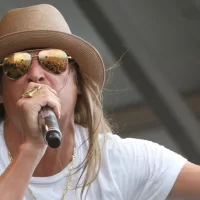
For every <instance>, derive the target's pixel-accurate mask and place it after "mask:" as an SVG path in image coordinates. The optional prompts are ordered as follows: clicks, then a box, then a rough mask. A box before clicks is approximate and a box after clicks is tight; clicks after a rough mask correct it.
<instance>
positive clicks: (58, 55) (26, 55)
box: [0, 49, 71, 80]
mask: <svg viewBox="0 0 200 200" xmlns="http://www.w3.org/2000/svg"><path fill="white" fill-rule="evenodd" d="M37 50H39V52H38V53H37V54H36V55H31V54H30V53H31V52H33V51H37ZM34 57H38V61H39V63H40V65H41V66H42V67H43V68H44V69H45V70H46V71H48V72H50V73H52V74H61V73H63V72H64V71H65V70H66V69H67V67H68V59H71V56H68V55H67V53H66V52H65V51H63V50H60V49H42V50H41V49H35V50H29V51H28V52H25V51H21V52H16V53H13V54H11V55H9V56H7V57H6V58H4V60H3V62H2V63H1V64H0V66H2V67H3V70H4V73H5V75H6V76H7V77H8V78H9V79H11V80H16V79H18V78H20V77H22V76H23V75H24V74H26V73H27V72H28V71H29V69H30V67H31V63H32V59H33V58H34Z"/></svg>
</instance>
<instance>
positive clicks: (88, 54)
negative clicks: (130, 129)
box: [0, 30, 105, 90]
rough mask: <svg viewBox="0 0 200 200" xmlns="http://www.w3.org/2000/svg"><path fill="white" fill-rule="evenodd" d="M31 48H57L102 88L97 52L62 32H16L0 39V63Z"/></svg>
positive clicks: (76, 37) (102, 70)
mask: <svg viewBox="0 0 200 200" xmlns="http://www.w3.org/2000/svg"><path fill="white" fill-rule="evenodd" d="M32 48H59V49H63V50H66V52H67V53H68V54H69V55H70V56H71V57H72V58H74V59H75V60H76V62H77V63H78V65H79V66H80V71H81V72H84V73H86V74H87V75H88V76H89V77H90V78H91V79H92V80H94V81H95V82H96V83H97V84H98V85H99V88H100V90H101V89H102V88H103V85H104V79H105V70H104V64H103V61H102V58H101V56H100V54H99V53H98V51H97V50H96V49H95V48H94V47H93V46H92V45H91V44H89V43H88V42H86V41H85V40H84V39H82V38H80V37H78V36H76V35H73V34H67V33H64V32H58V31H52V30H37V31H24V32H17V33H13V34H9V35H5V36H3V37H0V61H2V60H3V59H4V58H5V57H6V56H7V55H9V54H10V53H13V52H16V51H20V50H23V49H32Z"/></svg>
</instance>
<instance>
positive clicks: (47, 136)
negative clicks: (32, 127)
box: [38, 106, 62, 148]
mask: <svg viewBox="0 0 200 200" xmlns="http://www.w3.org/2000/svg"><path fill="white" fill-rule="evenodd" d="M38 124H39V127H40V131H41V132H42V134H43V137H44V141H45V142H46V143H47V144H48V146H50V147H51V148H57V147H59V146H60V144H61V140H62V133H61V131H60V128H59V125H58V121H57V118H56V116H55V113H54V112H53V110H52V109H51V108H49V107H47V106H45V107H43V108H42V109H41V110H40V112H39V114H38Z"/></svg>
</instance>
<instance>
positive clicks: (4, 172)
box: [0, 4, 200, 200]
mask: <svg viewBox="0 0 200 200" xmlns="http://www.w3.org/2000/svg"><path fill="white" fill-rule="evenodd" d="M0 49H1V51H0V61H2V63H1V72H2V76H1V91H2V101H3V104H2V105H1V106H2V109H3V110H4V114H3V115H2V118H3V121H2V122H1V124H0V133H1V134H0V170H1V177H0V196H1V198H2V199H4V200H11V199H15V200H19V199H25V200H29V199H42V200H45V199H48V200H50V199H52V200H55V199H71V200H73V199H81V197H82V198H83V199H84V198H86V199H88V200H93V199H97V200H100V199H103V200H106V199H109V200H112V199H113V200H122V199H125V200H128V199H130V200H133V199H141V200H147V199H149V200H155V199H159V200H161V199H166V198H167V196H168V197H169V198H172V199H177V198H181V199H195V198H197V199H199V198H200V184H199V181H200V167H199V166H197V165H194V164H192V163H190V162H188V161H187V160H186V159H185V158H183V157H182V156H180V155H177V154H176V153H174V152H172V151H170V150H168V149H166V148H164V147H161V146H159V145H158V144H155V143H152V142H149V141H145V140H137V139H130V138H127V139H121V138H120V137H118V136H117V135H114V134H112V133H111V128H110V125H109V123H108V121H107V120H106V118H105V117H104V114H103V110H102V106H101V92H102V88H103V85H104V65H103V61H102V59H101V56H100V55H99V53H98V51H97V50H96V49H95V48H94V47H93V46H92V45H91V44H89V43H88V42H86V41H84V40H83V39H81V38H80V37H77V36H75V35H73V34H72V33H71V32H70V29H69V27H68V25H67V23H66V21H65V20H64V18H63V16H62V15H61V13H60V12H59V11H58V10H57V9H56V8H55V7H53V6H51V5H45V4H42V5H36V6H30V7H25V8H18V9H14V10H11V11H9V12H8V13H6V14H5V15H4V17H3V18H2V20H1V22H0ZM44 107H47V108H48V109H52V110H53V113H55V116H56V117H57V120H58V123H59V127H60V130H61V132H62V141H61V144H60V146H59V147H58V148H51V147H49V146H48V145H47V143H46V141H45V140H44V138H43V135H42V133H41V130H40V126H39V123H38V115H39V114H40V113H41V110H42V109H43V108H44ZM43 114H44V113H43Z"/></svg>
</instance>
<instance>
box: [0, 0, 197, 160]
mask: <svg viewBox="0 0 200 200" xmlns="http://www.w3.org/2000/svg"><path fill="white" fill-rule="evenodd" d="M0 2H1V7H0V13H1V15H3V14H4V13H5V12H6V11H8V10H10V9H12V8H17V7H23V6H30V5H34V4H40V3H48V4H52V5H54V6H55V7H57V9H59V10H60V11H61V13H62V14H63V15H64V17H65V19H66V21H67V22H68V24H69V26H70V28H71V30H72V32H73V33H74V34H76V35H78V36H80V37H82V38H84V39H85V40H87V41H89V42H90V43H92V44H93V45H94V46H95V47H96V48H97V49H98V50H99V51H100V53H101V55H102V57H103V59H104V62H105V66H106V70H107V72H106V75H107V81H106V85H105V89H104V92H103V94H104V98H103V105H104V110H105V112H106V113H107V115H108V116H110V117H111V118H112V120H113V122H114V124H115V131H116V133H117V134H119V135H120V136H121V137H133V138H141V139H147V140H151V141H154V142H157V143H159V144H161V145H164V146H165V147H167V148H169V149H171V150H173V151H175V152H177V153H180V154H181V155H183V156H185V157H187V158H188V159H189V160H190V161H192V162H195V163H198V164H200V126H199V118H200V26H199V24H200V1H197V0H165V1H161V0H90V1H89V0H88V1H86V0H66V1H61V0H57V1H56V0H43V1H41V0H34V1H33V0H29V1H24V0H15V1H14V0H13V1H2V0H0ZM38 23H39V22H38Z"/></svg>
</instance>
